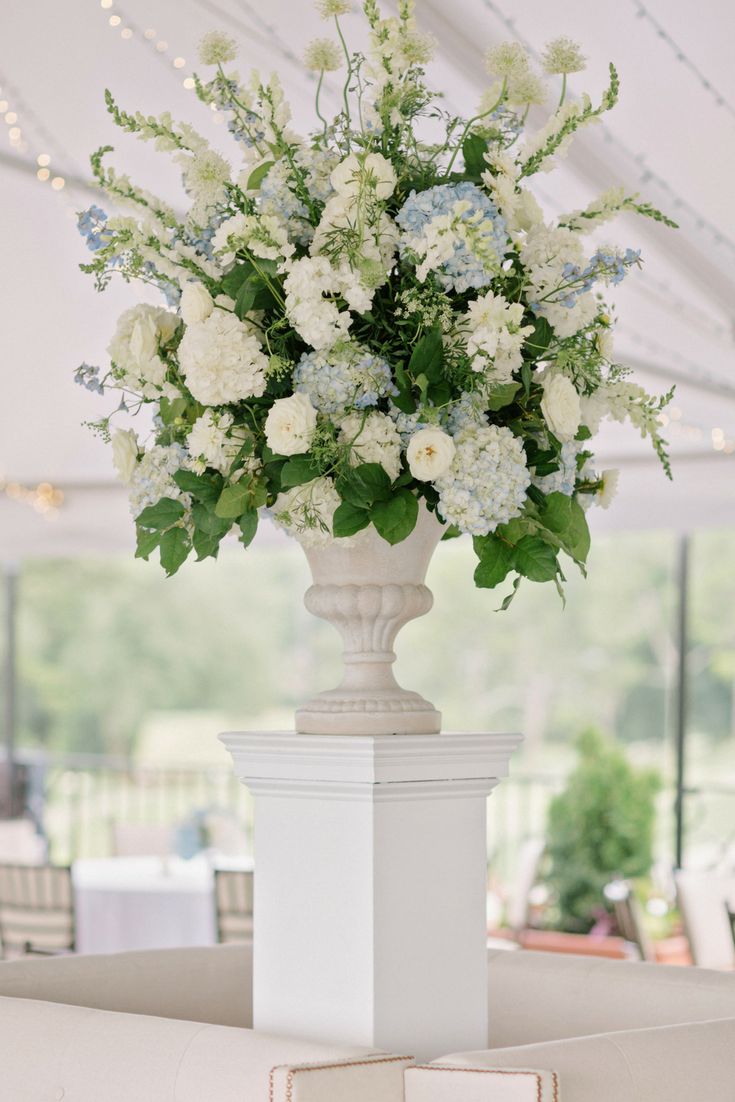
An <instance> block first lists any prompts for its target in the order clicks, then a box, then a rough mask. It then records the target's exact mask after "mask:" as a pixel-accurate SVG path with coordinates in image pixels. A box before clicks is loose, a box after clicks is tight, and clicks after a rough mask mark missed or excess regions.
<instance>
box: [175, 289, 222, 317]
mask: <svg viewBox="0 0 735 1102" xmlns="http://www.w3.org/2000/svg"><path fill="white" fill-rule="evenodd" d="M179 309H180V311H181V316H182V318H183V319H184V321H185V322H186V324H187V325H196V324H197V322H200V321H204V320H205V319H206V318H208V317H209V315H210V314H211V313H212V310H213V309H214V302H213V301H212V296H211V295H210V293H209V291H208V290H207V288H206V287H205V286H204V284H203V283H193V282H189V283H185V284H184V287H183V290H182V292H181V302H180V304H179Z"/></svg>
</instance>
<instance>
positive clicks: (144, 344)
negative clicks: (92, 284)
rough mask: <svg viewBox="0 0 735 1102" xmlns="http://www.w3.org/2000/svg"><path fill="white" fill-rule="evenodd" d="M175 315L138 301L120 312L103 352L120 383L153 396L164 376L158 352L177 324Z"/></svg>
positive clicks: (150, 396)
mask: <svg viewBox="0 0 735 1102" xmlns="http://www.w3.org/2000/svg"><path fill="white" fill-rule="evenodd" d="M179 324H180V323H179V319H178V318H177V316H176V314H172V313H170V311H168V310H163V309H162V308H161V307H159V306H149V305H148V304H147V303H142V304H141V305H139V306H133V307H132V309H130V310H126V311H125V312H124V313H123V314H121V315H120V317H119V319H118V322H117V328H116V330H115V334H114V336H113V338H112V340H111V341H110V343H109V345H108V347H107V351H108V353H109V355H110V359H111V360H112V362H113V363H114V365H115V367H116V368H117V369H118V371H119V372H121V373H122V377H121V379H120V382H121V383H122V385H123V386H125V387H127V388H128V389H130V390H134V391H135V392H136V393H140V394H143V395H144V396H145V397H147V398H155V397H157V396H158V392H159V390H160V389H161V387H162V386H163V384H164V381H165V378H166V364H165V363H164V361H163V360H162V358H161V355H160V352H161V348H162V346H163V345H165V344H167V343H168V342H169V341H170V340H171V338H172V337H173V335H174V333H175V332H176V330H177V328H178V326H179Z"/></svg>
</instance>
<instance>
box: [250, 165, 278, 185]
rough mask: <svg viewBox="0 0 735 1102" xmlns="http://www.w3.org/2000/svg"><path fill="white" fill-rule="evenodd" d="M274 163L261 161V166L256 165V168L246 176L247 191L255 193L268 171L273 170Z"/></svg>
mask: <svg viewBox="0 0 735 1102" xmlns="http://www.w3.org/2000/svg"><path fill="white" fill-rule="evenodd" d="M274 164H275V161H263V164H262V165H258V167H257V168H255V169H253V171H252V172H251V173H250V175H249V176H248V186H247V190H248V191H257V189H258V188H259V187H260V185H261V184H262V183H263V180H264V179H265V178H266V176H267V175H268V173H269V172H270V170H271V169H272V168H273V165H274Z"/></svg>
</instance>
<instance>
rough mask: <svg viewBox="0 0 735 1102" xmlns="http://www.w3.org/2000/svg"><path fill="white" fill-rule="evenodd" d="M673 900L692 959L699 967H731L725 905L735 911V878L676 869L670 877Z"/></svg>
mask: <svg viewBox="0 0 735 1102" xmlns="http://www.w3.org/2000/svg"><path fill="white" fill-rule="evenodd" d="M674 879H675V882H676V897H677V901H678V903H679V910H680V911H681V917H682V921H683V923H684V930H685V932H686V935H687V938H688V939H689V947H690V949H691V953H692V960H693V961H694V963H695V964H698V965H699V966H700V967H702V968H722V969H731V968H733V967H735V945H733V939H732V931H731V928H730V921H729V919H728V917H727V906H728V904H729V905H730V907H732V908H733V909H735V876H733V875H732V874H730V875H728V876H725V875H723V874H721V873H717V872H707V871H704V870H699V869H697V870H693V869H680V870H678V871H677V872H676V873H675V874H674Z"/></svg>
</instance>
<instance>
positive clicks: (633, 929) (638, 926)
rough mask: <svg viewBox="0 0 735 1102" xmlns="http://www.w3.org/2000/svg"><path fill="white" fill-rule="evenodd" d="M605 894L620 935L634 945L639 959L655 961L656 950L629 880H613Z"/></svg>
mask: <svg viewBox="0 0 735 1102" xmlns="http://www.w3.org/2000/svg"><path fill="white" fill-rule="evenodd" d="M605 895H606V897H607V898H608V899H609V900H610V902H611V903H612V905H613V913H614V915H615V923H616V925H617V927H618V933H619V934H620V936H621V937H622V938H624V939H625V940H626V941H627V942H630V944H631V945H634V946H635V948H636V950H637V952H638V955H639V956H640V959H641V960H646V961H655V960H656V951H655V949H654V947H653V944H652V943H651V940H650V938H649V937H648V934H647V933H646V929H645V925H644V922H643V912H642V910H641V905H640V903H639V902H638V900H637V898H636V896H635V893H634V891H633V887H632V885H631V884H630V882H629V881H627V880H613V881H612V882H611V883H610V884H608V885H607V887H606V888H605Z"/></svg>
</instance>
